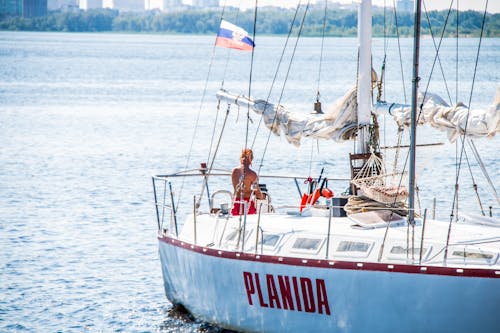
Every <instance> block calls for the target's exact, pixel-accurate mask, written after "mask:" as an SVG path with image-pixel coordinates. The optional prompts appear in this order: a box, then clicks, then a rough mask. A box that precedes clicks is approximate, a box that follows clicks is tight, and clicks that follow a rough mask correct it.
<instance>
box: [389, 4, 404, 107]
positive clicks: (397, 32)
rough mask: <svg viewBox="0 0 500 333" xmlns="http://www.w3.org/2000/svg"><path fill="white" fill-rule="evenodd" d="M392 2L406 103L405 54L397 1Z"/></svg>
mask: <svg viewBox="0 0 500 333" xmlns="http://www.w3.org/2000/svg"><path fill="white" fill-rule="evenodd" d="M392 4H393V8H394V24H395V25H396V35H397V39H396V40H397V42H398V52H399V65H400V67H401V80H402V82H403V96H404V101H405V104H406V101H407V98H406V89H404V87H406V84H405V75H404V70H403V56H402V55H401V42H400V39H401V37H400V36H399V24H398V14H397V11H396V1H395V0H393V1H392Z"/></svg>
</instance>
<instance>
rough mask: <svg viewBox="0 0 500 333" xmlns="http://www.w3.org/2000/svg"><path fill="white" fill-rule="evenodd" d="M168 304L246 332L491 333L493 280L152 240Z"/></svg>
mask: <svg viewBox="0 0 500 333" xmlns="http://www.w3.org/2000/svg"><path fill="white" fill-rule="evenodd" d="M159 248H160V257H161V264H162V271H163V278H164V285H165V292H166V295H167V297H168V299H169V300H170V301H171V302H172V303H174V304H181V305H183V306H184V307H185V308H186V309H187V310H188V311H190V312H191V313H192V314H194V315H195V316H196V317H198V318H201V319H203V320H206V321H208V322H211V323H215V324H217V325H219V326H221V327H224V328H228V329H233V330H239V331H250V332H326V331H328V332H396V331H404V332H473V331H480V332H500V316H498V312H499V311H500V279H499V278H498V277H499V276H500V272H498V271H495V270H491V269H456V268H447V267H422V266H416V265H389V264H379V263H361V262H360V263H356V262H345V261H335V262H334V261H331V260H317V259H301V258H283V257H274V256H264V255H262V256H259V255H253V254H248V253H238V252H228V251H219V250H216V249H211V248H204V247H200V246H195V245H192V244H189V243H186V242H181V241H179V240H176V239H174V238H170V237H166V236H163V237H160V238H159Z"/></svg>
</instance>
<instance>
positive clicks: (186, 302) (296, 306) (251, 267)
mask: <svg viewBox="0 0 500 333" xmlns="http://www.w3.org/2000/svg"><path fill="white" fill-rule="evenodd" d="M420 6H421V4H420V1H417V2H416V6H415V7H416V15H415V22H416V24H415V26H416V28H415V36H414V38H415V40H414V44H415V45H414V48H415V50H414V59H413V67H414V74H413V77H414V78H413V93H412V103H411V105H410V106H408V105H404V104H397V103H386V102H382V101H378V102H377V103H373V104H372V89H373V87H374V84H373V74H372V64H371V1H370V0H363V1H361V4H360V9H359V32H358V36H359V39H360V40H359V43H360V45H361V46H362V47H361V49H360V54H359V61H358V73H359V75H358V82H357V85H356V88H355V89H352V90H349V91H348V92H347V93H346V94H345V96H343V97H342V98H341V99H340V100H339V101H338V102H337V103H336V104H335V105H334V107H333V109H332V110H333V111H331V112H330V113H325V114H322V113H318V114H315V115H307V116H304V115H298V116H297V115H294V114H292V113H290V112H287V111H286V109H285V108H284V107H282V106H281V105H279V104H276V105H275V104H272V103H270V102H269V101H267V100H257V99H253V98H250V97H248V96H244V95H242V94H234V93H231V92H229V91H226V90H220V91H219V92H218V93H217V99H218V100H219V101H220V102H221V103H223V102H225V103H228V104H232V105H238V106H240V107H246V108H249V109H252V110H254V111H255V112H256V113H257V114H260V115H261V116H262V119H263V121H264V124H266V126H267V127H268V128H269V129H270V130H271V131H273V132H275V133H277V134H281V135H284V136H286V137H287V139H288V141H289V142H291V143H297V142H299V141H300V138H301V137H311V138H315V139H328V140H334V141H335V140H353V139H354V140H356V141H357V144H356V149H357V151H355V152H353V153H352V154H350V156H349V159H350V162H351V176H352V177H351V182H350V191H349V194H347V195H343V196H335V195H333V194H332V193H330V192H328V191H324V190H325V189H326V188H327V186H326V185H324V182H322V179H321V178H322V177H321V176H320V177H319V178H318V179H313V180H311V179H309V185H310V190H309V191H308V192H307V193H303V194H302V195H303V196H302V197H303V198H304V200H303V201H302V202H300V205H298V203H297V201H296V200H295V197H294V202H293V203H292V204H290V205H288V206H286V207H278V206H277V205H273V203H272V202H271V201H270V196H271V193H268V195H267V196H266V197H265V198H264V199H257V198H255V206H256V210H257V212H256V213H255V214H250V213H249V210H248V203H246V202H244V203H243V207H244V209H243V212H242V214H233V213H232V207H233V204H234V202H235V200H237V199H238V198H235V196H234V193H233V192H232V191H227V190H215V191H213V192H211V194H209V179H211V178H213V177H226V179H228V180H229V179H230V178H229V177H230V175H231V173H230V172H229V171H225V170H219V169H215V168H214V167H213V164H210V165H207V164H203V165H202V166H201V167H200V168H197V169H195V170H187V171H181V172H178V173H174V174H169V175H157V176H154V177H153V187H154V194H155V205H156V216H157V222H158V241H159V252H160V260H161V266H162V273H163V281H164V287H165V293H166V296H167V298H168V299H169V300H170V301H171V302H172V303H173V304H175V305H178V306H182V307H183V308H185V309H186V310H187V311H188V312H190V313H191V314H193V315H194V316H195V317H196V318H199V319H201V320H205V321H207V322H210V323H214V324H216V325H218V326H220V327H223V328H226V329H232V330H237V331H245V332H327V331H328V332H381V331H385V332H394V331H418V332H471V331H477V330H478V329H479V330H480V331H481V332H499V331H500V317H499V316H498V311H499V310H500V259H499V256H500V222H499V221H498V219H497V218H495V217H488V216H469V218H464V219H461V220H458V219H455V218H453V219H452V220H450V221H438V220H435V219H432V218H428V217H427V214H417V213H416V211H417V210H416V208H415V187H416V184H415V178H416V177H415V150H416V146H417V145H416V140H415V136H416V127H417V123H418V122H421V121H424V120H425V119H431V120H433V121H435V124H434V125H435V126H440V128H444V129H445V130H447V131H448V133H449V134H448V136H449V137H450V138H452V139H455V140H459V139H460V138H462V140H463V143H464V144H465V142H468V140H469V136H471V137H474V138H476V137H485V136H486V137H487V136H492V135H495V133H497V132H499V131H500V120H499V118H498V117H499V114H500V107H499V101H498V99H497V101H496V102H495V103H494V104H493V105H492V106H491V108H490V109H488V110H483V111H484V112H477V113H473V114H471V112H469V110H468V108H467V107H465V106H463V105H461V106H460V107H454V108H451V107H448V106H447V105H446V103H443V102H442V101H441V100H440V99H439V98H438V97H437V96H434V95H430V94H429V95H427V96H425V97H420V98H419V95H418V60H419V57H418V50H419V37H420V28H419V22H420V12H421V9H420ZM386 111H390V113H391V114H392V115H393V116H394V118H395V119H396V120H397V121H398V122H400V123H401V125H402V126H404V125H407V126H409V127H410V128H411V133H412V135H411V143H410V147H409V151H410V157H409V160H410V161H409V165H410V166H409V168H408V171H407V172H395V173H391V172H389V171H387V170H385V168H384V164H383V156H382V155H381V154H380V152H379V151H378V150H377V146H376V145H374V144H373V142H374V134H373V131H371V130H370V129H371V128H373V125H374V124H373V119H374V118H375V116H374V115H376V114H378V113H381V112H386ZM419 115H420V117H419ZM474 117H475V118H474ZM457 119H458V121H457ZM463 119H468V120H465V125H464V124H463V123H462V121H463ZM483 120H486V121H483ZM190 177H201V179H202V186H201V192H202V194H201V195H198V196H196V195H195V196H194V197H193V201H192V203H188V205H189V208H188V209H189V211H190V212H191V213H190V214H187V216H186V217H185V218H184V220H183V221H181V220H180V219H181V216H179V214H178V212H179V208H178V205H177V204H176V198H175V193H176V192H175V191H174V190H173V184H174V182H175V180H179V179H185V178H190ZM267 177H268V176H266V175H262V174H259V180H260V181H261V180H265V179H267ZM269 177H270V176H269ZM280 177H281V176H280ZM282 178H283V179H285V178H289V179H290V180H291V181H297V180H296V178H294V177H287V176H282ZM322 185H324V186H322ZM297 187H298V186H297ZM260 191H262V192H266V189H265V188H264V187H262V188H260ZM269 192H271V191H269ZM197 193H199V192H197ZM204 194H206V195H208V197H209V206H208V207H207V209H206V211H203V209H202V208H201V206H200V201H201V197H202V195H204ZM318 197H320V198H321V200H318ZM218 202H219V203H220V204H217V203H218Z"/></svg>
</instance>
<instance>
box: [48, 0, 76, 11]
mask: <svg viewBox="0 0 500 333" xmlns="http://www.w3.org/2000/svg"><path fill="white" fill-rule="evenodd" d="M77 9H78V0H48V1H47V10H61V11H73V10H77Z"/></svg>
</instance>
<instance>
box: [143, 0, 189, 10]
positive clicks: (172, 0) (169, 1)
mask: <svg viewBox="0 0 500 333" xmlns="http://www.w3.org/2000/svg"><path fill="white" fill-rule="evenodd" d="M183 6H184V5H183V3H182V0H145V1H144V8H145V9H146V10H155V9H157V10H161V11H168V10H170V9H178V8H181V7H183Z"/></svg>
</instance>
